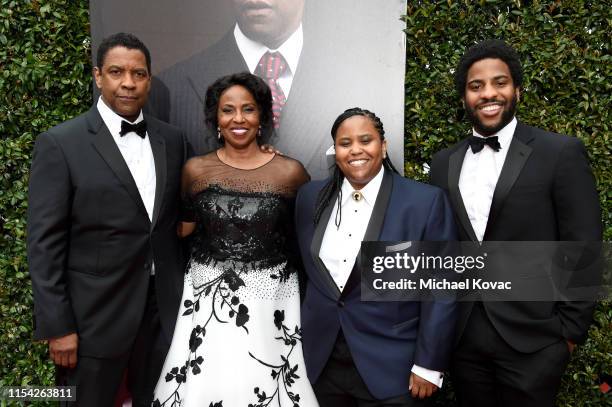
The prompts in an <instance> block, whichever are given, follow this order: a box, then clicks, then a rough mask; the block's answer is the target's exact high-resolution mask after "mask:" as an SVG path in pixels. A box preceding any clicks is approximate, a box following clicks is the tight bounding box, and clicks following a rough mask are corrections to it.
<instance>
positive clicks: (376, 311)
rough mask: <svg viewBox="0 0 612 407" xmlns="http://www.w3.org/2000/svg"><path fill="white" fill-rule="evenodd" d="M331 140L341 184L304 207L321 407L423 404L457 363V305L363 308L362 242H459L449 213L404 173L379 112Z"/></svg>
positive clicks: (350, 115)
mask: <svg viewBox="0 0 612 407" xmlns="http://www.w3.org/2000/svg"><path fill="white" fill-rule="evenodd" d="M331 134H332V138H333V139H334V145H335V150H336V164H335V167H334V175H333V176H332V177H331V178H329V179H327V180H322V181H313V182H310V183H308V184H305V185H304V186H303V187H302V188H301V189H300V191H299V193H298V196H297V201H296V230H297V234H298V242H299V246H300V251H301V255H302V259H303V262H304V267H305V271H306V274H307V277H308V283H307V287H306V292H305V296H304V301H303V304H302V328H303V349H304V357H305V361H306V369H307V372H308V378H309V379H310V381H311V382H312V383H313V386H314V390H315V393H316V395H317V399H318V400H319V403H320V405H321V407H326V406H334V407H342V406H359V407H362V406H419V405H424V404H425V403H426V400H425V399H427V398H428V397H429V396H431V394H432V393H433V392H435V391H436V390H437V389H438V388H439V387H440V386H441V385H442V373H441V372H442V371H444V370H446V369H447V366H448V363H449V359H450V352H451V346H452V338H453V335H454V329H455V303H454V301H450V300H446V301H429V302H409V301H404V302H401V301H395V302H379V301H377V302H369V301H362V300H361V289H360V284H359V283H360V270H359V267H358V265H356V264H355V259H356V258H357V256H358V253H359V250H360V245H361V242H362V241H446V240H455V239H456V232H455V225H454V220H453V215H452V212H451V206H450V204H449V202H448V201H447V199H446V196H445V194H444V192H443V191H442V190H441V189H438V188H437V187H433V186H430V185H425V184H422V183H419V182H416V181H413V180H409V179H405V178H402V177H401V176H400V175H399V174H398V173H397V171H396V170H395V168H394V167H393V164H392V163H391V161H390V160H389V158H387V143H386V140H385V137H384V134H385V132H384V128H383V124H382V123H381V121H380V119H379V118H378V117H377V116H376V115H375V114H374V113H372V112H370V111H367V110H364V109H361V108H353V109H348V110H346V111H345V112H344V113H342V114H341V115H340V116H339V117H338V118H337V119H336V121H335V123H334V124H333V126H332V130H331Z"/></svg>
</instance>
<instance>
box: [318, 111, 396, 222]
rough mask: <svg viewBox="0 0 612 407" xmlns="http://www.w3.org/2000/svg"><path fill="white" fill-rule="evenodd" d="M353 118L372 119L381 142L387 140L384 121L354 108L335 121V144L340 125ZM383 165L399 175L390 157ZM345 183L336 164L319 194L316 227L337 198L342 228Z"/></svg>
mask: <svg viewBox="0 0 612 407" xmlns="http://www.w3.org/2000/svg"><path fill="white" fill-rule="evenodd" d="M353 116H365V117H367V118H368V119H370V121H371V122H372V124H373V125H374V128H375V129H376V131H377V132H378V134H379V135H380V140H381V141H384V140H385V129H384V127H383V124H382V121H380V118H379V117H378V116H376V114H374V113H373V112H371V111H369V110H366V109H362V108H360V107H353V108H350V109H346V110H345V111H344V112H343V113H342V114H341V115H340V116H338V117H337V118H336V120H335V121H334V124H333V125H332V128H331V136H332V139H333V140H334V144H335V142H336V133H337V132H338V128H339V127H340V125H341V124H342V123H343V122H344V121H345V120H346V119H348V118H350V117H353ZM382 164H383V167H385V169H387V170H388V171H391V172H394V173H396V174H399V173H398V172H397V170H396V169H395V167H394V166H393V163H392V162H391V159H390V158H389V157H388V156H386V157H385V158H384V159H383V161H382ZM343 181H344V174H343V173H342V171H340V168H339V167H338V164H334V171H333V175H332V177H331V179H330V180H329V182H327V183H326V184H325V186H323V188H322V189H321V191H320V192H319V195H318V196H317V202H316V206H315V211H314V216H313V221H314V223H315V225H316V224H318V223H319V220H320V219H321V215H322V214H323V211H324V210H325V208H326V207H327V205H329V203H330V202H331V201H332V199H334V198H336V197H337V198H338V209H337V211H336V220H335V223H336V226H337V227H340V222H341V220H342V211H341V210H340V204H341V202H342V182H343Z"/></svg>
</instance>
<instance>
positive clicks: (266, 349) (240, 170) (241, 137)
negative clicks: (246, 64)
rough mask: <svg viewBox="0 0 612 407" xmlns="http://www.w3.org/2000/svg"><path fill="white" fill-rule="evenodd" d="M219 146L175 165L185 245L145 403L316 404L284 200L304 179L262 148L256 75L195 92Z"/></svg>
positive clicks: (293, 165) (264, 109)
mask: <svg viewBox="0 0 612 407" xmlns="http://www.w3.org/2000/svg"><path fill="white" fill-rule="evenodd" d="M205 113H206V119H207V123H208V124H209V125H210V126H212V128H213V129H216V130H217V133H218V137H219V140H220V141H221V142H222V147H220V148H219V149H218V150H216V151H214V152H212V153H209V154H207V155H204V156H198V157H194V158H192V159H191V160H189V161H188V162H187V163H186V165H185V167H184V170H183V185H182V187H183V195H184V200H185V213H184V215H183V223H182V224H181V225H180V227H179V231H180V234H181V235H183V236H186V235H189V234H191V235H192V238H193V245H192V247H193V249H192V255H191V260H190V263H189V267H188V270H187V274H186V276H185V282H184V292H183V299H182V303H181V307H180V310H179V316H178V319H177V323H176V328H175V331H174V337H173V339H172V345H171V347H170V351H169V353H168V356H167V357H166V361H165V364H164V368H163V370H162V374H161V377H160V379H159V381H158V384H157V387H156V390H155V396H154V402H153V405H154V406H184V407H190V406H198V407H200V406H211V407H221V406H224V407H235V406H244V407H248V406H268V405H270V406H306V407H312V406H317V402H316V399H315V396H314V393H313V391H312V388H311V386H310V383H309V381H308V378H307V376H306V370H305V366H304V357H303V355H302V342H301V337H302V331H301V327H300V293H299V286H298V272H297V270H298V268H299V267H301V264H300V259H299V257H298V255H297V251H296V250H295V249H294V245H295V240H296V239H295V235H294V230H293V207H294V198H295V194H296V192H297V189H298V188H299V187H300V186H301V185H302V184H303V183H305V182H306V181H308V179H309V177H308V174H307V173H306V171H305V169H304V167H303V166H302V164H301V163H300V162H299V161H296V160H293V159H291V158H288V157H284V156H281V155H278V154H269V153H266V152H262V151H261V150H260V148H259V147H258V139H261V138H262V135H263V136H265V135H266V133H269V132H271V131H273V120H272V119H273V114H272V97H271V93H270V90H269V88H268V87H267V85H266V84H265V83H264V82H263V81H262V80H261V79H259V78H258V77H256V76H254V75H251V74H248V73H243V74H235V75H230V76H226V77H223V78H221V79H219V80H217V81H216V82H215V83H214V84H213V85H211V87H210V88H209V89H208V91H207V94H206V111H205Z"/></svg>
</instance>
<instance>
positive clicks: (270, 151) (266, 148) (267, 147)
mask: <svg viewBox="0 0 612 407" xmlns="http://www.w3.org/2000/svg"><path fill="white" fill-rule="evenodd" d="M259 149H260V150H261V151H263V152H264V153H268V154H278V155H283V153H281V152H280V151H278V150H277V149H276V148H274V146H273V145H272V144H262V145H261V146H259Z"/></svg>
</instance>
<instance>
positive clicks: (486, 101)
mask: <svg viewBox="0 0 612 407" xmlns="http://www.w3.org/2000/svg"><path fill="white" fill-rule="evenodd" d="M485 103H500V104H502V105H503V104H504V101H503V100H497V99H495V98H493V99H480V100H479V101H478V104H479V105H483V104H485Z"/></svg>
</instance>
